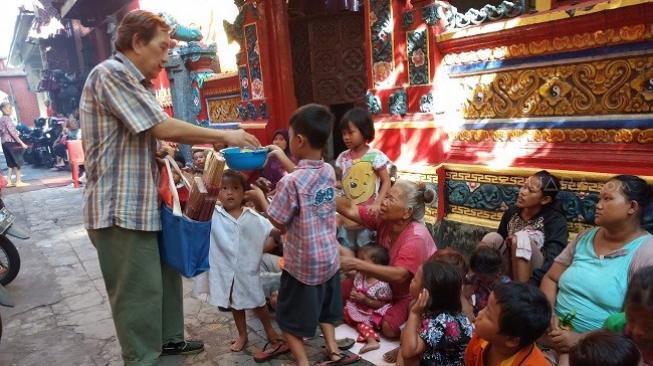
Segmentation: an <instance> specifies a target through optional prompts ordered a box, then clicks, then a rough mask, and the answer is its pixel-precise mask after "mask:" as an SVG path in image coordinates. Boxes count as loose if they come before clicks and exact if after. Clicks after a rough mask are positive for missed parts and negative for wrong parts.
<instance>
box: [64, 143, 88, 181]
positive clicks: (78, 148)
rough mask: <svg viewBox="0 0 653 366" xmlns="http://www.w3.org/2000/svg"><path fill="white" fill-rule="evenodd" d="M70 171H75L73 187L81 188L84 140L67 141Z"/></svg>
mask: <svg viewBox="0 0 653 366" xmlns="http://www.w3.org/2000/svg"><path fill="white" fill-rule="evenodd" d="M66 150H68V161H69V163H70V170H72V171H73V186H74V187H75V188H79V167H80V166H81V165H84V149H83V148H82V140H72V141H66Z"/></svg>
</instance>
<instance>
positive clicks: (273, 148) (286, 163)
mask: <svg viewBox="0 0 653 366" xmlns="http://www.w3.org/2000/svg"><path fill="white" fill-rule="evenodd" d="M267 148H268V149H270V153H269V155H270V156H274V157H276V158H277V159H279V162H281V166H282V167H283V170H285V171H286V172H288V173H292V172H293V171H294V170H295V167H296V165H295V163H293V161H292V160H290V158H289V157H288V155H286V153H285V152H284V151H283V150H281V148H280V147H279V146H277V145H269V146H268V147H267Z"/></svg>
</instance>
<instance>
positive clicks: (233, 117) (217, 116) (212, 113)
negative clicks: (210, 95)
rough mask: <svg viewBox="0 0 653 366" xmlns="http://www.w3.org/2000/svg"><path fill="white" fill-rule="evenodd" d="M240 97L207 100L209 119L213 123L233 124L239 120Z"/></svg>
mask: <svg viewBox="0 0 653 366" xmlns="http://www.w3.org/2000/svg"><path fill="white" fill-rule="evenodd" d="M238 105H240V96H234V97H229V98H222V99H208V100H207V106H208V112H209V119H210V120H211V122H213V123H222V122H233V121H237V120H238V119H239V117H238Z"/></svg>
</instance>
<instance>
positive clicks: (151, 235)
mask: <svg viewBox="0 0 653 366" xmlns="http://www.w3.org/2000/svg"><path fill="white" fill-rule="evenodd" d="M157 234H158V233H157V232H148V231H135V230H127V229H123V228H120V227H118V226H112V227H110V228H106V229H98V230H88V236H89V237H90V239H91V242H92V243H93V245H94V246H95V248H96V249H97V252H98V258H99V260H100V269H101V270H102V276H103V277H104V284H105V285H106V288H107V293H108V294H109V302H110V304H111V312H112V313H113V323H114V325H115V326H116V333H117V335H118V341H119V342H120V346H121V348H122V357H123V360H124V361H125V365H126V366H150V365H155V364H156V363H157V359H158V358H159V355H160V354H161V345H162V344H165V343H167V342H181V341H183V340H184V309H183V292H182V284H181V277H180V275H179V273H177V272H175V271H174V270H172V269H170V268H168V267H167V266H165V265H164V264H162V263H161V258H160V257H159V243H158V239H157Z"/></svg>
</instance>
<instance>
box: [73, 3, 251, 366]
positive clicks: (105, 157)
mask: <svg viewBox="0 0 653 366" xmlns="http://www.w3.org/2000/svg"><path fill="white" fill-rule="evenodd" d="M169 31H170V27H169V26H168V25H167V24H166V23H165V21H164V20H163V19H162V18H161V17H159V16H157V15H155V14H152V13H150V12H146V11H142V10H136V11H132V12H130V13H128V14H127V15H125V17H124V18H123V20H122V22H121V24H120V26H119V27H118V29H117V34H116V41H115V46H116V49H117V50H118V52H117V53H116V55H114V56H113V57H112V58H110V59H108V60H106V61H104V62H102V63H100V64H99V65H97V66H96V67H95V68H94V69H93V70H92V71H91V72H90V74H89V76H88V79H87V80H86V83H85V85H84V89H83V91H82V96H81V101H80V121H81V126H82V129H83V130H84V135H83V139H82V140H83V144H84V148H85V155H86V156H85V164H84V165H85V168H86V176H87V185H86V190H85V192H84V207H83V211H84V222H85V226H86V229H87V230H88V235H89V237H90V239H91V242H92V243H93V245H94V246H95V247H96V249H97V251H98V258H99V261H100V268H101V270H102V276H103V277H104V282H105V285H106V288H107V293H108V295H109V301H110V305H111V311H112V314H113V320H114V324H115V326H116V333H117V335H118V340H119V341H120V346H121V348H122V356H123V359H124V361H125V365H129V366H131V365H139V366H140V365H143V366H147V365H155V364H157V362H158V358H159V356H160V355H161V354H162V353H163V354H164V355H168V354H191V353H198V352H201V351H202V350H203V347H204V346H203V344H202V343H201V342H190V341H188V342H187V341H184V317H183V301H182V285H181V278H180V275H179V274H178V273H177V272H175V271H173V270H172V269H170V268H168V267H166V266H165V265H162V264H161V259H160V257H159V246H158V240H157V235H158V231H159V230H160V229H161V221H160V217H159V199H158V193H157V183H158V170H157V166H156V163H155V153H156V149H157V139H160V140H168V141H175V142H182V143H192V144H203V143H214V144H217V143H219V144H226V145H240V146H243V145H252V146H258V144H259V143H258V141H257V140H256V138H254V137H253V136H251V135H249V134H247V133H245V132H244V131H242V130H239V131H217V130H211V129H204V128H200V127H197V126H194V125H192V124H190V123H186V122H183V121H179V120H176V119H173V118H170V117H168V115H167V114H166V113H165V112H164V111H163V109H162V108H161V106H160V105H159V104H158V102H157V101H156V98H155V97H154V95H153V93H152V92H151V91H150V90H149V88H150V86H151V83H150V80H151V79H153V78H155V77H157V75H158V74H159V72H160V71H161V69H162V68H163V65H164V64H165V63H166V61H167V58H168V47H169V44H170V36H169V34H168V33H169Z"/></svg>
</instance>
